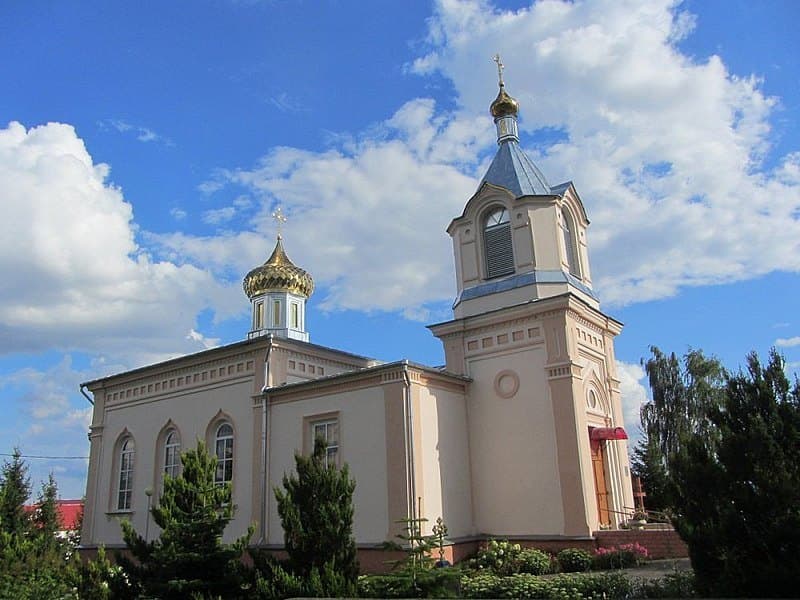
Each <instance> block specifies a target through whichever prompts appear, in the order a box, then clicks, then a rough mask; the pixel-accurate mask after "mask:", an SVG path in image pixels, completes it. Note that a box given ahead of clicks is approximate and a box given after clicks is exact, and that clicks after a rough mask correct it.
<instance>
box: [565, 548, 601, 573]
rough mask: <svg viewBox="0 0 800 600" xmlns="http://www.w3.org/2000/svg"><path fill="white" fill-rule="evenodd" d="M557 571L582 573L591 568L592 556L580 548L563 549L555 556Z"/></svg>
mask: <svg viewBox="0 0 800 600" xmlns="http://www.w3.org/2000/svg"><path fill="white" fill-rule="evenodd" d="M556 560H558V566H559V569H560V570H561V571H562V572H564V573H582V572H584V571H588V570H589V569H591V568H592V555H591V553H589V552H587V551H586V550H581V549H580V548H565V549H564V550H562V551H561V552H559V553H558V555H557V556H556Z"/></svg>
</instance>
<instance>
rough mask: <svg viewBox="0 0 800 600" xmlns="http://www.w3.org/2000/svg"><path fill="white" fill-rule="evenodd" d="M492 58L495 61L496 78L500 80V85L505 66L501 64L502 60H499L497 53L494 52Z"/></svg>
mask: <svg viewBox="0 0 800 600" xmlns="http://www.w3.org/2000/svg"><path fill="white" fill-rule="evenodd" d="M492 60H494V62H496V63H497V78H498V79H499V80H500V85H503V69H505V68H506V66H505V65H504V64H503V61H501V60H500V55H499V54H495V55H494V58H493V59H492Z"/></svg>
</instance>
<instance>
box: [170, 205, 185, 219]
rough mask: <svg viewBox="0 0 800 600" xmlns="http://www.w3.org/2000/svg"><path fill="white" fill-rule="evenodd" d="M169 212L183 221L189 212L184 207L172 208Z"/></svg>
mask: <svg viewBox="0 0 800 600" xmlns="http://www.w3.org/2000/svg"><path fill="white" fill-rule="evenodd" d="M169 214H170V215H172V218H173V219H175V220H176V221H183V220H184V219H185V218H186V217H187V216H188V213H187V212H186V211H185V210H183V209H182V208H171V209H170V211H169Z"/></svg>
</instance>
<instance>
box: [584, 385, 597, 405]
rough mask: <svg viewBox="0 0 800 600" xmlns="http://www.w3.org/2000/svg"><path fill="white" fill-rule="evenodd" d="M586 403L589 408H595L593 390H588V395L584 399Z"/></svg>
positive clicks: (595, 401) (595, 399) (595, 398)
mask: <svg viewBox="0 0 800 600" xmlns="http://www.w3.org/2000/svg"><path fill="white" fill-rule="evenodd" d="M586 403H587V404H588V405H589V408H597V394H595V393H594V390H592V389H590V390H589V394H588V395H587V397H586Z"/></svg>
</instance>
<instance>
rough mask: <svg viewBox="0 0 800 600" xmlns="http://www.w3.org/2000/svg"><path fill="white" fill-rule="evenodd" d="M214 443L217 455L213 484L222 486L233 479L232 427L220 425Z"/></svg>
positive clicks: (225, 424) (224, 424)
mask: <svg viewBox="0 0 800 600" xmlns="http://www.w3.org/2000/svg"><path fill="white" fill-rule="evenodd" d="M214 441H215V444H214V447H215V453H216V455H217V471H216V473H215V474H214V483H216V484H217V485H223V484H225V483H227V482H229V481H231V480H232V479H233V427H231V424H230V423H222V424H221V425H220V426H219V427H217V433H216V435H215V436H214Z"/></svg>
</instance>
